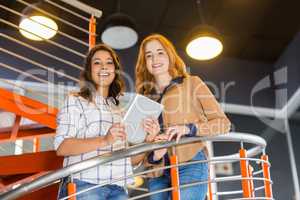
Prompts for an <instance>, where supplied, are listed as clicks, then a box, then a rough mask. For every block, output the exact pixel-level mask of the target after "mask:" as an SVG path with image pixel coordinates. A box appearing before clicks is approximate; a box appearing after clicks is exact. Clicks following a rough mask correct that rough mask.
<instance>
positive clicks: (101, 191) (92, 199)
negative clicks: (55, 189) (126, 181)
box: [59, 179, 128, 200]
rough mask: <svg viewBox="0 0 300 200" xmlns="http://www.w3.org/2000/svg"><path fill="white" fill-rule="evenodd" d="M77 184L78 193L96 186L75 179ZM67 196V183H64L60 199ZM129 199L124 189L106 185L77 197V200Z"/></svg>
mask: <svg viewBox="0 0 300 200" xmlns="http://www.w3.org/2000/svg"><path fill="white" fill-rule="evenodd" d="M73 182H74V183H75V184H76V191H77V192H79V191H81V190H85V189H87V188H90V187H92V186H95V184H92V183H88V182H85V181H81V180H78V179H74V181H73ZM66 196H67V182H66V181H63V183H62V186H61V188H60V192H59V199H61V198H64V197H66ZM125 199H128V195H127V193H126V191H125V190H124V188H123V187H121V186H118V185H105V186H102V187H97V188H95V189H92V190H89V191H87V192H84V193H81V194H79V195H77V196H76V200H125Z"/></svg>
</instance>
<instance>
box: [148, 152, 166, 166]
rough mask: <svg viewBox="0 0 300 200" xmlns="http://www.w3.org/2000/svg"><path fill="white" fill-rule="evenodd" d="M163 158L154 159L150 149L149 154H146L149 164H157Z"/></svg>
mask: <svg viewBox="0 0 300 200" xmlns="http://www.w3.org/2000/svg"><path fill="white" fill-rule="evenodd" d="M162 159H163V158H161V159H159V160H154V151H152V152H151V153H150V154H149V155H148V162H149V163H150V164H159V163H161V161H162Z"/></svg>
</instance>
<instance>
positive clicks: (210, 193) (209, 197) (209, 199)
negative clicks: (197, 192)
mask: <svg viewBox="0 0 300 200" xmlns="http://www.w3.org/2000/svg"><path fill="white" fill-rule="evenodd" d="M210 181H211V180H210V178H209V183H208V194H207V198H208V200H213V196H212V190H211V182H210Z"/></svg>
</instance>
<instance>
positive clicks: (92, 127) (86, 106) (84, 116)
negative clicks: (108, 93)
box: [54, 95, 133, 186]
mask: <svg viewBox="0 0 300 200" xmlns="http://www.w3.org/2000/svg"><path fill="white" fill-rule="evenodd" d="M121 117H122V115H121V113H120V111H119V109H118V107H117V106H115V105H114V104H113V99H112V98H110V99H107V100H106V99H105V98H103V97H102V96H99V95H97V96H96V97H95V104H94V103H88V101H87V100H85V99H84V98H82V97H76V96H73V95H69V96H68V97H67V98H66V100H65V102H64V104H63V105H62V107H61V108H60V110H59V113H58V115H57V129H56V135H55V139H54V148H55V149H56V150H57V149H58V147H59V145H60V144H61V143H62V142H63V140H64V139H65V138H82V139H83V138H91V137H97V136H104V135H106V134H107V132H108V130H109V128H110V127H111V125H112V124H113V123H117V122H120V120H121ZM74 148H76V147H74ZM122 148H125V142H122V141H117V142H115V143H114V144H113V145H109V146H106V147H102V148H98V149H97V150H95V151H92V152H88V153H82V154H79V155H76V156H65V158H64V164H63V166H64V167H65V166H68V165H71V164H74V163H77V162H80V161H82V160H86V159H88V158H92V157H95V156H98V155H101V154H104V153H108V152H112V151H115V150H119V149H122ZM131 174H132V167H131V163H130V158H127V159H120V160H116V161H113V162H110V163H107V164H104V165H98V166H96V167H93V168H91V169H88V170H84V171H81V172H80V173H78V174H74V175H73V178H77V179H80V180H82V181H86V182H89V183H94V184H103V183H107V182H109V183H112V184H117V185H119V186H125V185H126V184H131V183H132V182H133V179H127V180H123V181H117V182H113V181H114V180H116V179H119V178H122V177H125V176H128V175H131Z"/></svg>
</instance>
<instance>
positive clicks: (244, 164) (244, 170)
mask: <svg viewBox="0 0 300 200" xmlns="http://www.w3.org/2000/svg"><path fill="white" fill-rule="evenodd" d="M240 158H242V159H241V160H240V169H241V175H242V178H243V179H242V190H243V196H244V197H245V198H248V197H251V193H250V184H249V180H248V178H249V173H248V161H247V160H245V158H247V151H246V150H245V149H243V148H241V149H240Z"/></svg>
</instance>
